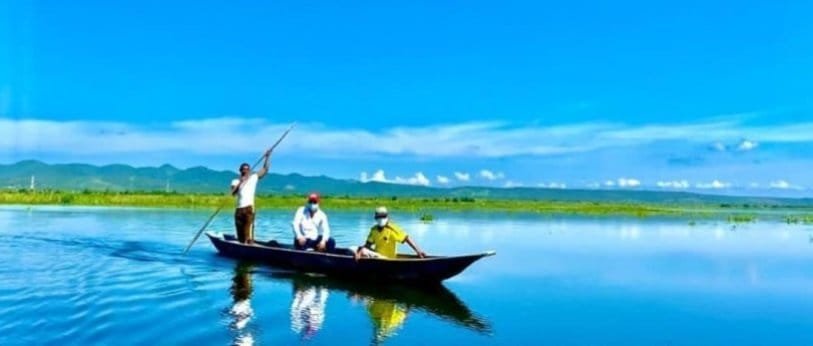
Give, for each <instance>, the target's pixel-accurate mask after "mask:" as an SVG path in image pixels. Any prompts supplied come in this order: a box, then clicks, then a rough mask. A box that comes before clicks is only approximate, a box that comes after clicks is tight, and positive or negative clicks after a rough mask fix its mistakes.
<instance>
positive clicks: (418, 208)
mask: <svg viewBox="0 0 813 346" xmlns="http://www.w3.org/2000/svg"><path fill="white" fill-rule="evenodd" d="M231 203H233V199H232V198H231V197H228V196H224V195H211V194H177V193H161V192H152V193H150V192H136V193H133V192H93V191H84V192H70V191H38V192H29V191H6V192H0V204H24V205H84V206H136V207H170V208H216V207H218V206H220V205H226V206H230V205H231ZM256 203H257V206H258V207H259V208H264V209H291V208H294V207H296V206H299V205H302V203H303V197H302V196H298V195H297V196H294V195H289V196H258V197H257V201H256ZM322 205H323V206H324V207H325V208H328V209H330V210H372V209H373V208H375V207H376V206H378V205H386V206H388V207H389V208H391V209H392V210H398V211H400V212H413V213H420V214H421V215H422V217H427V218H431V212H432V211H484V212H492V211H496V212H518V213H519V212H521V213H539V214H552V215H553V214H575V215H590V216H632V217H649V216H672V217H680V218H685V219H688V220H690V221H689V224H690V225H691V224H693V220H696V219H708V218H719V219H723V220H727V221H728V222H731V223H748V222H755V221H757V220H765V219H772V220H777V221H784V222H787V223H793V224H811V223H813V208H811V207H807V208H799V207H795V208H786V207H782V206H776V205H764V206H756V205H754V206H751V205H727V204H723V205H711V204H680V205H675V204H662V203H628V202H615V201H606V202H584V201H551V200H536V201H535V200H497V199H473V198H398V197H372V198H366V197H365V198H362V197H348V196H323V201H322Z"/></svg>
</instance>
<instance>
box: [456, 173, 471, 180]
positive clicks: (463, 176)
mask: <svg viewBox="0 0 813 346" xmlns="http://www.w3.org/2000/svg"><path fill="white" fill-rule="evenodd" d="M454 176H455V178H457V180H459V181H469V180H470V179H471V175H470V174H468V173H463V172H454Z"/></svg>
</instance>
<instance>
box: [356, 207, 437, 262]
mask: <svg viewBox="0 0 813 346" xmlns="http://www.w3.org/2000/svg"><path fill="white" fill-rule="evenodd" d="M404 242H406V243H407V244H409V246H410V247H411V248H412V250H415V253H416V254H418V257H420V258H424V257H426V254H425V253H424V252H423V251H421V250H420V249H419V248H418V245H416V244H415V243H414V242H413V241H412V239H410V238H409V236H408V235H407V234H406V232H404V230H402V229H401V227H398V225H396V224H395V223H394V222H392V221H390V219H389V217H388V213H387V208H386V207H378V208H376V209H375V225H374V226H373V227H372V228H371V229H370V234H369V235H368V236H367V242H366V243H365V244H364V246H359V247H358V248H356V249H353V253H354V257H355V258H356V260H358V259H359V258H361V257H368V258H396V257H397V256H398V244H400V243H404ZM351 249H352V248H351Z"/></svg>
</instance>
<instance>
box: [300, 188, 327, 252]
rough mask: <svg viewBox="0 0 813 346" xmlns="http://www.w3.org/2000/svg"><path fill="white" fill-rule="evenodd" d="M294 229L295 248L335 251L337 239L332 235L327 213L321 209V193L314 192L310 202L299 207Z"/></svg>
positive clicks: (309, 197) (309, 199) (309, 198)
mask: <svg viewBox="0 0 813 346" xmlns="http://www.w3.org/2000/svg"><path fill="white" fill-rule="evenodd" d="M291 226H292V228H293V231H294V248H296V249H297V250H307V249H315V250H317V251H322V252H324V251H333V249H334V248H336V241H335V240H333V238H331V237H330V225H329V224H328V222H327V215H326V214H325V213H324V212H323V211H322V210H320V209H319V195H317V194H315V193H312V194H311V195H310V196H308V203H307V204H306V205H305V206H304V207H299V209H297V210H296V214H295V215H294V221H293V222H292V223H291Z"/></svg>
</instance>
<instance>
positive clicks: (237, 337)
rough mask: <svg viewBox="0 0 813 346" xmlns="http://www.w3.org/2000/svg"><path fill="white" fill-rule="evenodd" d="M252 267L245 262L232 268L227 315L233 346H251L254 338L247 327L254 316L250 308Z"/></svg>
mask: <svg viewBox="0 0 813 346" xmlns="http://www.w3.org/2000/svg"><path fill="white" fill-rule="evenodd" d="M252 269H253V265H251V264H249V263H246V262H238V263H237V265H236V266H235V267H234V276H233V277H232V285H231V288H230V289H229V291H230V292H231V296H232V305H231V307H230V308H229V311H228V315H229V316H230V319H231V321H229V329H231V331H232V332H233V333H234V341H233V343H232V344H233V345H253V344H254V338H253V336H252V335H251V330H250V328H246V327H247V326H248V323H249V321H251V318H252V317H253V316H254V310H253V309H252V308H251V294H252V277H251V275H252V273H251V271H252Z"/></svg>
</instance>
